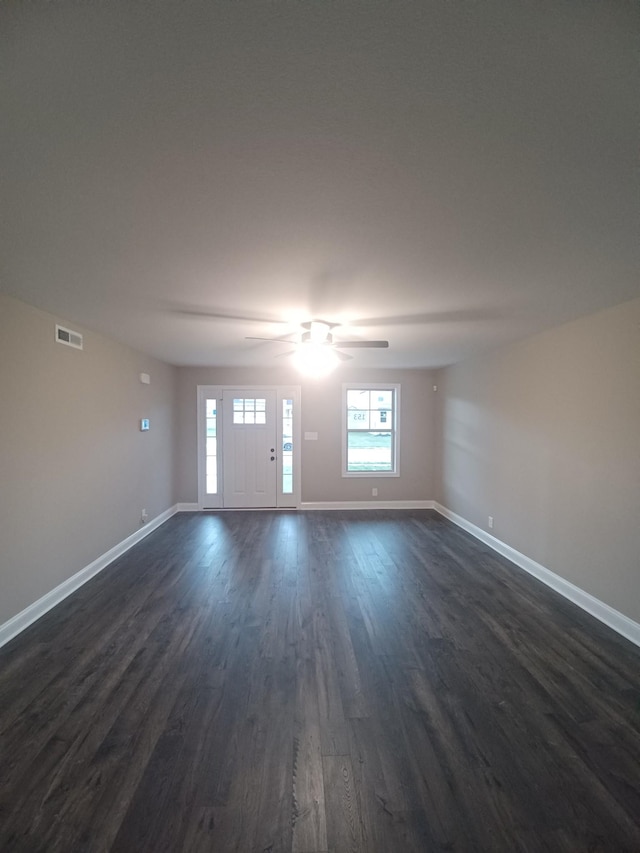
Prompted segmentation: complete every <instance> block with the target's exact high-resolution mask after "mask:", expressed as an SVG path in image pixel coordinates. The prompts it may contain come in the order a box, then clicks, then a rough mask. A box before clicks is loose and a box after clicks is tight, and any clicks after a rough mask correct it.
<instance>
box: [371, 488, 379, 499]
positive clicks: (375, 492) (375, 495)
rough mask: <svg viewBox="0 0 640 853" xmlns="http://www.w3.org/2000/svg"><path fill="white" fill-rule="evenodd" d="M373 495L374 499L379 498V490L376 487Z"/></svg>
mask: <svg viewBox="0 0 640 853" xmlns="http://www.w3.org/2000/svg"><path fill="white" fill-rule="evenodd" d="M371 494H372V495H373V497H374V498H377V497H378V490H377V489H376V488H375V486H374V487H373V489H371Z"/></svg>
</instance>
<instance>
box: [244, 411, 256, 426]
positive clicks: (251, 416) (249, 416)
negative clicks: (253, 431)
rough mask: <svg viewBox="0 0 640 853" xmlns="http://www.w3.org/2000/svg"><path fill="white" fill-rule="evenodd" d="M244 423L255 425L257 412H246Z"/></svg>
mask: <svg viewBox="0 0 640 853" xmlns="http://www.w3.org/2000/svg"><path fill="white" fill-rule="evenodd" d="M244 422H245V424H254V423H255V422H256V421H255V412H245V413H244Z"/></svg>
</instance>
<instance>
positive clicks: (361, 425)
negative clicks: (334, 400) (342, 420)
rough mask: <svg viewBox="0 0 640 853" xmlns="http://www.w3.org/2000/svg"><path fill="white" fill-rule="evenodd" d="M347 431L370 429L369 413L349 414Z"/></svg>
mask: <svg viewBox="0 0 640 853" xmlns="http://www.w3.org/2000/svg"><path fill="white" fill-rule="evenodd" d="M347 429H369V412H368V411H366V412H354V411H352V410H351V409H349V411H348V412H347Z"/></svg>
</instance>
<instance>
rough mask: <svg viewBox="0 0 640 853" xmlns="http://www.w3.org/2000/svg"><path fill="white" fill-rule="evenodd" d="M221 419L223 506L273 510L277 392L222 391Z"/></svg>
mask: <svg viewBox="0 0 640 853" xmlns="http://www.w3.org/2000/svg"><path fill="white" fill-rule="evenodd" d="M222 418H223V430H224V441H223V448H222V453H223V456H222V463H223V465H222V467H223V505H224V506H225V507H269V506H276V504H277V470H278V468H277V464H276V460H277V456H278V453H277V452H276V447H277V445H276V391H275V390H274V389H268V388H255V389H248V388H236V389H233V388H225V389H224V391H223V394H222Z"/></svg>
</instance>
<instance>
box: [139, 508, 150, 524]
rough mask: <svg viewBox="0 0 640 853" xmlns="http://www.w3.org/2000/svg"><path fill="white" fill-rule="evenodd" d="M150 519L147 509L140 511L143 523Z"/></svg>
mask: <svg viewBox="0 0 640 853" xmlns="http://www.w3.org/2000/svg"><path fill="white" fill-rule="evenodd" d="M148 519H149V516H148V515H147V511H146V509H143V510H142V512H141V513H140V520H141V521H142V523H143V524H146V523H147V520H148Z"/></svg>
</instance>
